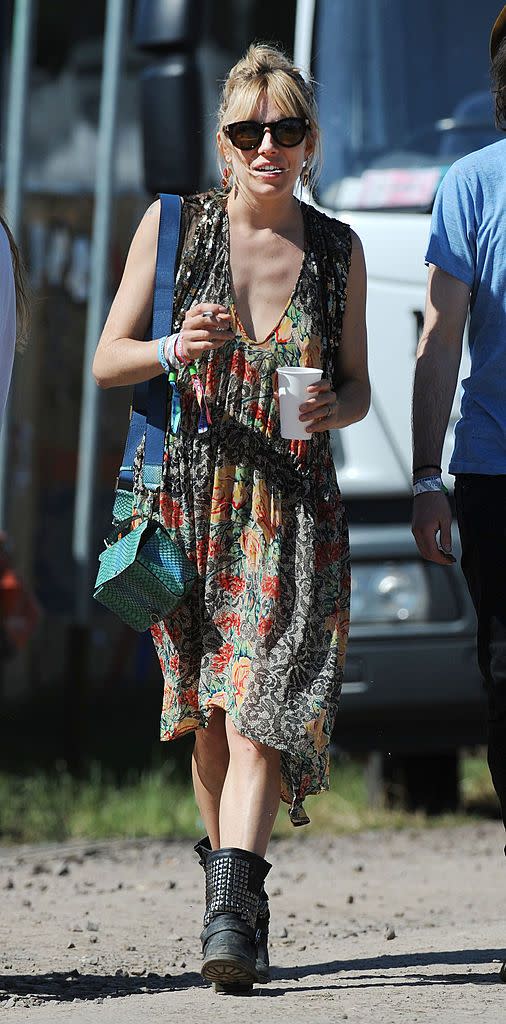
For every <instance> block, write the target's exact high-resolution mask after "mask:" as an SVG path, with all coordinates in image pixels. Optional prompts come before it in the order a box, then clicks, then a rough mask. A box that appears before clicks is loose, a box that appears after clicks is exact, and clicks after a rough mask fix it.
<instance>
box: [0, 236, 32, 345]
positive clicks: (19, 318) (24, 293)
mask: <svg viewBox="0 0 506 1024" xmlns="http://www.w3.org/2000/svg"><path fill="white" fill-rule="evenodd" d="M0 225H1V226H2V227H3V229H4V231H5V234H6V235H7V238H8V239H9V245H10V247H11V257H12V269H13V271H14V284H15V287H16V337H17V343H18V347H20V348H22V347H23V346H24V344H25V342H26V339H27V335H28V328H29V324H30V307H29V302H28V288H27V284H26V274H25V268H24V264H23V260H22V258H21V254H20V251H19V249H18V247H17V245H16V243H15V241H14V236H13V234H12V231H11V230H10V228H9V225H8V224H7V223H6V221H5V220H4V219H3V217H2V216H0Z"/></svg>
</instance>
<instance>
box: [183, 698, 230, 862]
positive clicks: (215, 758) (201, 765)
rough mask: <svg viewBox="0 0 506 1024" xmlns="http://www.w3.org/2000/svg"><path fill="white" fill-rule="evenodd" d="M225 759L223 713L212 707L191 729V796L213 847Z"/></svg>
mask: <svg viewBox="0 0 506 1024" xmlns="http://www.w3.org/2000/svg"><path fill="white" fill-rule="evenodd" d="M228 762H229V753H228V742H227V737H226V733H225V713H224V711H222V710H221V709H220V708H215V709H214V711H213V713H212V715H211V718H210V719H209V724H208V726H207V728H206V729H197V731H196V733H195V746H194V748H193V756H192V778H193V788H194V790H195V799H196V801H197V806H198V808H199V811H200V814H201V817H202V821H203V822H204V825H205V827H206V829H207V834H208V836H209V839H210V840H211V846H212V848H213V850H217V849H219V847H220V826H219V813H220V801H221V793H222V789H223V783H224V781H225V776H226V774H227V768H228Z"/></svg>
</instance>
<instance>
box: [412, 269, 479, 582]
mask: <svg viewBox="0 0 506 1024" xmlns="http://www.w3.org/2000/svg"><path fill="white" fill-rule="evenodd" d="M468 308H469V287H468V285H467V284H465V283H464V282H463V281H459V280H458V279H457V278H456V277H452V276H451V274H447V273H446V272H445V271H444V270H440V269H439V268H438V267H434V266H431V267H430V269H429V280H428V285H427V300H426V306H425V324H424V330H423V334H422V337H421V338H420V342H419V345H418V350H417V360H416V370H415V384H414V391H413V469H414V470H417V467H419V466H421V467H429V466H430V467H431V468H430V469H429V468H424V469H422V470H420V471H417V472H416V473H415V478H420V477H422V476H430V475H432V474H434V475H437V467H438V466H440V465H441V454H442V450H443V442H444V437H445V433H446V429H447V427H448V420H449V418H450V412H451V408H452V402H453V397H454V394H455V387H456V384H457V375H458V371H459V365H460V359H461V355H462V338H463V334H464V327H465V323H466V318H467V311H468ZM451 522H452V515H451V509H450V504H449V502H448V499H447V497H446V495H445V494H444V493H443V492H442V491H437V492H429V493H424V494H418V495H417V496H416V497H415V499H414V503H413V527H412V529H413V535H414V537H415V540H416V543H417V545H418V549H419V551H420V554H421V555H422V556H423V558H427V559H429V561H431V562H439V563H440V564H442V565H447V564H448V563H449V562H453V561H455V559H454V558H453V556H452V554H451V546H452V541H451ZM438 533H439V535H440V546H439V545H438V543H437V540H436V537H437V534H438Z"/></svg>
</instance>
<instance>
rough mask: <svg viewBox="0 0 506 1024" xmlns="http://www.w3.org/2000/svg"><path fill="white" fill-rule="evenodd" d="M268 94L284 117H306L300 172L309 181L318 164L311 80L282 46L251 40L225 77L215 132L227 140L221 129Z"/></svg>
mask: <svg viewBox="0 0 506 1024" xmlns="http://www.w3.org/2000/svg"><path fill="white" fill-rule="evenodd" d="M263 96H268V97H269V99H271V100H272V101H273V102H274V103H275V104H276V106H277V107H278V108H279V110H280V111H281V112H282V113H283V114H284V115H285V116H286V117H304V118H307V120H308V121H309V129H308V131H309V135H310V138H311V143H312V146H313V148H312V151H311V153H310V154H309V156H308V157H307V164H306V167H305V168H304V173H305V174H307V175H308V178H309V181H310V182H313V181H314V180H315V179H316V178H317V176H318V174H319V171H320V167H321V134H320V126H319V122H318V110H317V106H316V100H315V95H314V89H313V82H312V80H311V79H310V78H309V77H307V78H305V77H304V76H303V74H302V72H301V70H300V68H297V67H294V65H293V63H292V62H291V61H290V60H289V59H288V57H287V56H286V54H285V53H283V51H282V50H278V49H277V48H276V47H275V46H271V45H270V44H268V43H252V44H251V46H250V47H248V50H247V51H246V53H245V55H244V57H242V58H241V60H240V61H238V62H237V64H234V67H233V68H231V70H230V71H229V74H228V76H227V78H226V80H225V84H224V86H223V91H222V94H221V103H220V107H219V110H218V132H219V134H220V139H221V140H222V144H225V145H226V143H227V140H226V136H225V135H224V133H223V129H224V127H225V125H227V124H233V123H234V121H245V120H248V118H249V117H250V116H251V114H252V112H253V111H254V109H255V107H256V106H257V105H258V102H259V100H260V99H261V98H262V97H263Z"/></svg>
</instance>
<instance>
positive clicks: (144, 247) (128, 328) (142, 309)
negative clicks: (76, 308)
mask: <svg viewBox="0 0 506 1024" xmlns="http://www.w3.org/2000/svg"><path fill="white" fill-rule="evenodd" d="M159 223H160V200H157V201H156V202H155V203H153V204H152V205H151V206H150V207H149V209H148V210H146V213H145V214H144V217H143V218H142V220H141V222H140V224H139V227H138V228H137V231H136V232H135V235H134V237H133V240H132V244H131V246H130V249H129V252H128V257H127V261H126V264H125V270H124V272H123V277H122V279H121V283H120V286H119V288H118V291H117V292H116V296H115V298H114V301H113V304H112V306H111V309H110V312H109V316H108V317H107V320H106V322H105V326H104V329H103V331H102V335H101V337H100V341H99V343H98V346H97V351H96V353H95V358H94V360H93V376H94V377H95V380H96V382H97V384H98V385H99V386H100V387H102V388H111V387H117V386H119V385H125V384H138V383H139V382H140V381H144V380H151V378H152V377H157V376H158V375H159V374H160V373H161V372H162V370H161V367H160V363H159V362H158V343H157V340H154V341H148V342H146V341H143V340H142V339H143V338H144V336H145V333H146V331H147V329H148V326H149V322H150V318H151V312H152V307H153V292H154V281H155V269H156V250H157V241H158V226H159Z"/></svg>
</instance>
